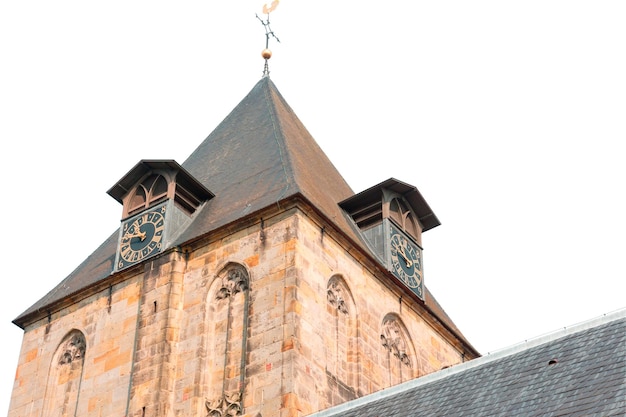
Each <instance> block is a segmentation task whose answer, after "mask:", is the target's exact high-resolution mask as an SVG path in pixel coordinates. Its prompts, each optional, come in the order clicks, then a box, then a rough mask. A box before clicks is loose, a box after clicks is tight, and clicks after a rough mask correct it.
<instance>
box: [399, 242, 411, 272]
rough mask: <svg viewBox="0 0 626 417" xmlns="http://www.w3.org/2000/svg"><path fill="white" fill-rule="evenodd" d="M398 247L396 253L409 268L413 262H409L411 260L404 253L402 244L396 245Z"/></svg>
mask: <svg viewBox="0 0 626 417" xmlns="http://www.w3.org/2000/svg"><path fill="white" fill-rule="evenodd" d="M398 249H399V250H398V253H399V254H400V256H401V257H402V259H404V262H405V263H406V267H407V268H410V267H411V266H412V265H413V262H411V260H410V259H409V258H408V257H407V256H406V254H405V253H404V248H403V247H402V246H398Z"/></svg>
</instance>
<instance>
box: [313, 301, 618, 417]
mask: <svg viewBox="0 0 626 417" xmlns="http://www.w3.org/2000/svg"><path fill="white" fill-rule="evenodd" d="M553 360H554V361H556V362H555V363H552V364H551V361H553ZM625 415H626V309H625V310H620V311H617V312H614V313H612V314H609V315H606V316H603V317H601V318H599V319H596V320H593V321H590V322H587V323H583V324H581V325H578V326H574V327H572V328H569V329H564V330H562V331H560V332H557V333H554V334H551V335H549V336H545V337H542V338H539V339H536V340H533V341H530V342H525V343H524V344H521V345H518V346H515V347H513V348H511V349H507V350H503V351H500V352H496V353H493V354H490V355H486V356H483V357H481V358H478V359H474V360H472V361H469V362H466V363H464V364H460V365H457V366H454V367H451V368H448V369H444V370H442V371H439V372H436V373H433V374H430V375H427V376H424V377H422V378H417V379H415V380H412V381H409V382H407V383H404V384H401V385H397V386H395V387H391V388H389V389H387V390H383V391H379V392H377V393H374V394H371V395H368V396H365V397H362V398H359V399H357V400H354V401H351V402H347V403H344V404H342V405H339V406H337V407H334V408H330V409H327V410H324V411H321V412H319V413H316V414H313V415H311V416H310V417H333V416H341V417H383V416H384V417H387V416H394V417H409V416H429V417H436V416H445V417H455V416H463V417H468V416H481V417H485V416H503V417H504V416H506V417H515V416H554V417H556V416H598V417H600V416H602V417H607V416H625Z"/></svg>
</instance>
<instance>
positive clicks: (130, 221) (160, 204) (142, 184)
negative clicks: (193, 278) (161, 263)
mask: <svg viewBox="0 0 626 417" xmlns="http://www.w3.org/2000/svg"><path fill="white" fill-rule="evenodd" d="M108 194H109V195H110V196H111V197H113V198H114V199H115V200H117V201H118V202H120V203H121V204H122V219H121V221H122V224H121V227H120V236H119V243H118V250H117V255H116V262H115V269H116V270H120V269H123V268H126V267H128V266H131V265H134V264H136V263H139V262H141V261H143V260H144V259H146V258H149V257H152V256H154V255H156V254H158V253H160V252H162V251H163V250H164V249H166V248H167V247H168V246H169V244H170V242H171V241H172V240H173V239H174V238H175V237H176V236H178V235H179V234H180V232H182V230H184V229H185V227H186V226H187V225H188V224H189V223H190V222H191V219H192V217H193V215H194V213H195V212H196V211H197V210H198V209H199V208H200V207H201V206H202V204H204V203H205V202H206V201H208V200H210V199H211V198H213V197H214V195H213V193H211V192H210V191H209V190H208V189H207V188H206V187H204V185H202V184H201V183H200V182H199V181H198V180H196V179H195V178H194V177H193V176H192V175H191V174H189V173H188V172H187V171H186V170H185V169H184V168H183V167H182V166H180V165H179V164H178V163H177V162H176V161H173V160H142V161H140V162H139V163H138V164H137V165H135V167H134V168H133V169H131V170H130V171H129V172H128V173H127V174H126V175H125V176H124V177H122V179H120V180H119V181H118V182H117V183H116V184H115V185H114V186H113V187H111V189H110V190H109V191H108Z"/></svg>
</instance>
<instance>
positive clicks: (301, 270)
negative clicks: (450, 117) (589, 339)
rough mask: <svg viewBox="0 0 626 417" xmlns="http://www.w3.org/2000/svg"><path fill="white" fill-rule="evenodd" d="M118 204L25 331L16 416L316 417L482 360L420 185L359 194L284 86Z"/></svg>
mask: <svg viewBox="0 0 626 417" xmlns="http://www.w3.org/2000/svg"><path fill="white" fill-rule="evenodd" d="M108 193H109V194H110V195H111V197H113V198H114V199H115V200H116V201H118V202H119V203H120V205H121V210H120V213H121V215H120V228H119V230H117V231H115V232H114V233H113V234H112V235H111V236H109V237H108V238H107V239H106V240H105V241H104V242H103V243H102V245H100V247H98V248H96V249H95V250H94V252H93V253H92V255H91V256H89V257H88V258H87V259H86V260H85V261H84V262H83V263H82V264H81V265H79V266H78V267H77V268H76V269H75V270H74V272H73V273H72V274H70V275H69V276H68V277H67V278H65V279H64V280H63V281H62V282H61V283H59V284H58V285H57V286H56V287H55V288H53V289H52V290H51V291H50V292H49V293H48V294H47V295H46V296H45V297H43V298H42V299H41V300H39V301H38V302H37V303H35V304H34V305H33V306H31V307H30V308H28V309H27V310H26V311H24V312H23V313H22V314H20V315H19V316H18V317H17V318H16V319H15V320H14V323H15V324H16V325H18V326H19V327H21V328H22V329H23V330H24V336H23V342H22V348H21V353H20V357H19V363H18V368H17V372H16V383H15V385H14V390H13V395H12V400H11V405H10V410H9V417H30V416H38V417H39V416H45V417H55V416H63V417H65V416H81V417H91V416H93V417H96V416H98V417H100V416H107V417H108V416H129V417H130V416H132V417H170V416H171V417H174V416H176V417H178V416H181V417H182V416H210V417H222V416H251V417H279V416H280V417H285V416H294V417H295V416H305V415H308V414H311V413H314V412H316V411H319V410H323V409H325V408H328V407H330V406H333V405H336V404H340V403H342V402H345V401H348V400H351V399H354V398H358V397H360V396H363V395H365V394H369V393H373V392H376V391H379V390H381V389H384V388H387V387H390V386H393V385H395V384H398V383H401V382H404V381H407V380H410V379H413V378H419V377H421V376H423V375H426V374H429V373H431V372H434V371H437V370H439V369H441V368H443V367H447V366H451V365H454V364H457V363H460V362H463V361H466V360H470V359H473V358H476V357H477V356H479V354H478V352H477V351H476V350H475V349H474V348H473V347H472V346H471V344H470V343H469V342H468V341H467V340H466V339H465V338H464V336H463V335H462V333H461V332H460V331H459V329H457V327H456V326H455V325H454V323H453V322H452V321H451V319H450V318H449V317H448V316H447V315H446V313H445V312H444V310H443V309H442V308H441V307H440V306H439V304H438V303H437V301H436V300H435V299H434V297H433V296H432V294H431V293H430V292H429V291H428V287H427V285H426V283H427V279H426V278H427V277H424V275H423V268H422V265H423V262H424V257H423V254H422V248H423V244H422V234H423V233H424V232H426V231H428V230H430V229H432V228H434V227H436V226H438V225H439V220H438V219H437V216H436V215H435V214H434V213H433V211H432V210H431V209H430V207H429V206H428V204H427V203H426V200H425V199H424V198H423V197H422V195H421V194H420V192H419V191H418V190H417V188H416V187H414V186H412V185H409V184H406V183H404V182H402V181H399V180H396V179H393V178H391V179H388V180H385V181H382V182H381V183H379V184H377V185H374V186H372V187H371V188H369V189H367V190H365V191H362V192H359V193H355V192H353V191H352V190H351V188H350V187H349V186H348V184H347V183H346V182H345V180H344V179H343V178H342V177H341V175H340V174H339V173H338V172H337V170H336V169H335V167H334V166H333V164H332V163H331V162H330V161H329V160H328V158H327V157H326V156H325V154H324V153H323V151H322V150H321V149H320V148H319V146H318V145H317V144H316V142H315V140H314V139H313V138H312V137H311V135H310V134H309V133H308V131H307V130H306V128H305V127H304V125H303V124H302V123H301V122H300V120H299V119H298V118H297V117H296V115H295V113H294V112H293V111H292V109H291V108H290V107H289V105H288V104H287V102H286V101H285V100H284V99H283V97H282V96H281V94H280V93H279V91H278V89H277V88H276V86H275V85H274V83H273V82H272V81H271V80H270V78H269V77H268V76H264V77H263V78H262V79H261V80H260V81H259V82H258V83H257V84H256V85H255V86H254V87H253V88H252V90H251V91H250V92H249V94H248V95H247V96H246V97H245V98H244V99H243V100H242V101H241V102H240V103H239V104H238V105H237V106H236V107H235V109H234V110H232V112H231V113H230V114H229V115H228V116H227V117H226V118H225V119H224V120H223V121H222V123H221V124H219V125H218V126H217V128H216V129H215V130H214V131H213V132H212V133H211V134H210V135H209V136H208V137H207V138H206V139H205V140H204V141H203V142H202V143H201V144H200V145H199V146H198V147H197V149H196V150H195V151H194V152H193V153H192V154H191V155H190V156H189V157H188V159H187V160H186V161H184V162H183V163H182V164H178V163H177V162H175V161H173V160H142V161H140V162H139V163H137V165H135V166H134V167H132V168H131V169H130V170H129V172H128V174H126V175H125V176H124V177H123V178H121V179H120V180H118V181H117V182H115V183H114V184H113V185H112V187H111V189H110V190H109V191H108ZM425 279H426V280H425Z"/></svg>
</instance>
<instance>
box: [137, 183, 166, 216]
mask: <svg viewBox="0 0 626 417" xmlns="http://www.w3.org/2000/svg"><path fill="white" fill-rule="evenodd" d="M167 188H168V187H167V180H166V179H165V178H164V177H163V176H162V175H159V174H152V175H150V176H149V177H147V178H146V179H145V180H143V181H142V182H141V184H139V185H138V186H137V188H136V189H135V193H134V195H133V197H132V198H131V200H130V203H129V205H128V215H129V216H132V215H133V214H135V213H138V212H140V211H142V210H144V209H146V208H148V207H151V206H153V205H155V204H157V203H159V202H161V201H163V200H165V199H166V198H167Z"/></svg>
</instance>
